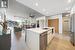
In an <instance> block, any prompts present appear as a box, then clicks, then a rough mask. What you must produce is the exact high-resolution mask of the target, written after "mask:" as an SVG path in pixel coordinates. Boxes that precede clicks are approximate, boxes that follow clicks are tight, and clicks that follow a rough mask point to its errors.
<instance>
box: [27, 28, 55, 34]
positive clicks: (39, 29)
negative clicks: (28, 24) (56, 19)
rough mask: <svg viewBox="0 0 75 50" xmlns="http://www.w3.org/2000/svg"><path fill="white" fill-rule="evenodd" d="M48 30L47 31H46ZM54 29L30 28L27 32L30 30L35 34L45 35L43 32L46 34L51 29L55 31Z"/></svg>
mask: <svg viewBox="0 0 75 50" xmlns="http://www.w3.org/2000/svg"><path fill="white" fill-rule="evenodd" d="M46 28H47V29H46ZM53 28H54V27H44V28H30V29H27V30H30V31H33V32H36V33H39V34H41V33H43V32H46V31H48V30H50V29H53Z"/></svg>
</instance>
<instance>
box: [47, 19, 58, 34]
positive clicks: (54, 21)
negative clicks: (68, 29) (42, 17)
mask: <svg viewBox="0 0 75 50" xmlns="http://www.w3.org/2000/svg"><path fill="white" fill-rule="evenodd" d="M48 27H55V33H59V19H49V20H48Z"/></svg>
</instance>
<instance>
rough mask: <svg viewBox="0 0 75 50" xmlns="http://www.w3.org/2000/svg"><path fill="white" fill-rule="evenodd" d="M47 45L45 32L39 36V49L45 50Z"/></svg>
mask: <svg viewBox="0 0 75 50" xmlns="http://www.w3.org/2000/svg"><path fill="white" fill-rule="evenodd" d="M46 46H47V34H45V33H43V34H42V35H41V36H40V50H46Z"/></svg>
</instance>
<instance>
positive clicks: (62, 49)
mask: <svg viewBox="0 0 75 50" xmlns="http://www.w3.org/2000/svg"><path fill="white" fill-rule="evenodd" d="M47 50H75V46H72V44H71V43H70V41H68V40H64V39H61V38H58V37H54V39H53V40H52V42H51V43H50V44H49V46H48V47H47Z"/></svg>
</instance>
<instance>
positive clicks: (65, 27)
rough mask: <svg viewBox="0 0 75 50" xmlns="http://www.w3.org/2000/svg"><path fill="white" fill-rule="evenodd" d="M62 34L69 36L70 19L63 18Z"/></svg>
mask: <svg viewBox="0 0 75 50" xmlns="http://www.w3.org/2000/svg"><path fill="white" fill-rule="evenodd" d="M62 21H63V22H62V23H63V34H64V35H66V36H69V35H70V17H63V18H62Z"/></svg>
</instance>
